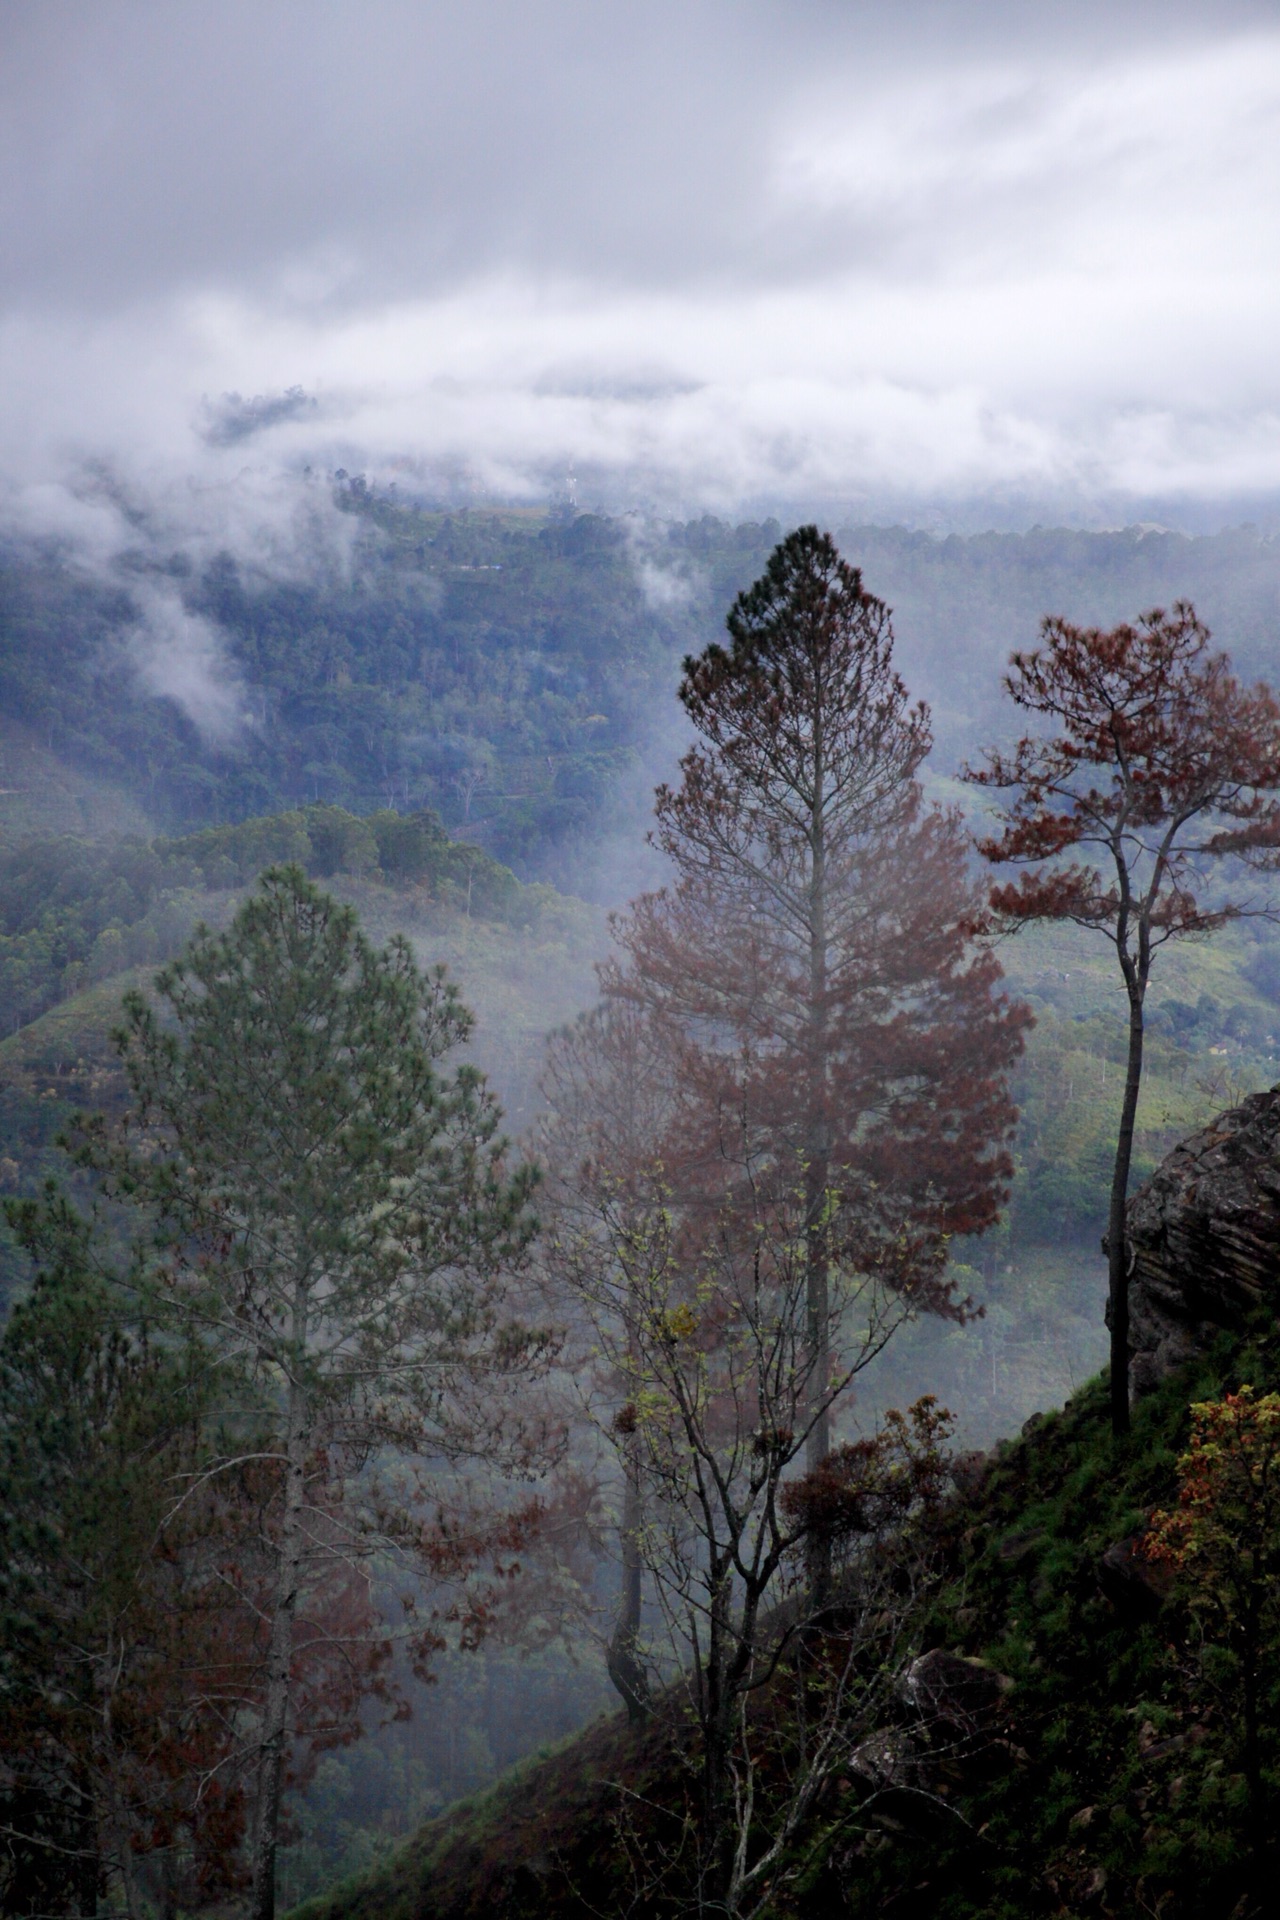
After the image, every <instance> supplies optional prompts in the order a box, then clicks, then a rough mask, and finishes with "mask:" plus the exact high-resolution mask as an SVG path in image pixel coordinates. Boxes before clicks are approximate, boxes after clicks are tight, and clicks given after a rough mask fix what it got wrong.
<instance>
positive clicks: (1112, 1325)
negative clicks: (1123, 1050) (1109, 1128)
mask: <svg viewBox="0 0 1280 1920" xmlns="http://www.w3.org/2000/svg"><path fill="white" fill-rule="evenodd" d="M1142 1000H1143V994H1142V990H1141V988H1140V987H1137V986H1131V987H1130V989H1129V1060H1128V1067H1127V1070H1126V1073H1125V1082H1124V1100H1123V1102H1122V1104H1121V1108H1120V1131H1119V1133H1118V1135H1117V1136H1116V1157H1115V1165H1114V1167H1113V1169H1112V1174H1111V1206H1110V1209H1109V1212H1108V1217H1107V1326H1108V1327H1109V1329H1110V1331H1111V1431H1112V1433H1113V1434H1115V1435H1116V1437H1117V1438H1119V1437H1120V1436H1121V1435H1123V1434H1126V1433H1128V1431H1129V1243H1128V1239H1127V1237H1126V1232H1125V1203H1126V1201H1127V1200H1128V1197H1129V1165H1130V1162H1131V1161H1132V1159H1133V1128H1134V1121H1135V1119H1136V1117H1137V1112H1138V1094H1139V1092H1140V1090H1141V1087H1142V1038H1143V1022H1142Z"/></svg>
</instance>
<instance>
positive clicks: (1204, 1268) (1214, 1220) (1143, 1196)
mask: <svg viewBox="0 0 1280 1920" xmlns="http://www.w3.org/2000/svg"><path fill="white" fill-rule="evenodd" d="M1127 1224H1128V1237H1129V1250H1130V1260H1131V1262H1132V1267H1131V1278H1130V1283H1129V1312H1130V1352H1131V1355H1132V1372H1131V1379H1132V1383H1133V1390H1134V1392H1135V1393H1146V1392H1150V1390H1151V1389H1152V1388H1153V1387H1154V1386H1156V1385H1157V1384H1158V1383H1159V1382H1160V1381H1161V1380H1162V1379H1164V1377H1165V1375H1166V1374H1168V1373H1170V1372H1172V1371H1173V1369H1174V1368H1175V1367H1177V1366H1180V1365H1181V1364H1182V1363H1183V1361H1185V1360H1188V1359H1190V1358H1191V1357H1192V1356H1193V1355H1194V1354H1195V1353H1197V1352H1200V1351H1202V1350H1203V1349H1204V1348H1205V1347H1207V1346H1208V1345H1210V1344H1211V1343H1212V1341H1213V1339H1214V1338H1215V1336H1216V1335H1217V1334H1218V1333H1219V1332H1220V1331H1221V1330H1222V1329H1223V1328H1231V1329H1239V1328H1240V1327H1242V1326H1243V1325H1244V1323H1245V1321H1246V1319H1247V1318H1248V1317H1249V1316H1250V1315H1251V1314H1252V1313H1253V1312H1254V1311H1256V1309H1257V1308H1259V1307H1261V1306H1263V1305H1266V1304H1268V1303H1270V1302H1272V1301H1274V1302H1275V1303H1276V1305H1277V1307H1280V1087H1273V1088H1271V1090H1270V1091H1269V1092H1267V1093H1255V1094H1251V1095H1250V1097H1249V1098H1248V1099H1247V1100H1245V1101H1244V1102H1243V1103H1242V1104H1241V1105H1240V1106H1238V1107H1232V1108H1231V1109H1230V1110H1229V1111H1228V1112H1226V1113H1222V1114H1219V1115H1218V1117H1217V1119H1216V1120H1214V1121H1212V1122H1211V1123H1210V1125H1209V1126H1207V1127H1205V1128H1204V1129H1203V1130H1202V1131H1201V1132H1200V1133H1194V1134H1192V1135H1191V1136H1190V1138H1189V1139H1187V1140H1184V1141H1183V1142H1182V1143H1181V1145H1179V1146H1177V1147H1175V1148H1174V1149H1173V1152H1172V1153H1170V1154H1169V1155H1168V1156H1167V1158H1166V1159H1165V1160H1164V1161H1162V1163H1161V1164H1160V1166H1159V1167H1158V1168H1157V1169H1156V1171H1155V1173H1154V1174H1153V1175H1152V1176H1151V1178H1150V1180H1148V1181H1147V1182H1146V1184H1145V1185H1144V1186H1142V1187H1140V1188H1139V1189H1138V1191H1137V1193H1135V1194H1134V1195H1133V1197H1132V1198H1131V1200H1130V1201H1129V1207H1128V1214H1127Z"/></svg>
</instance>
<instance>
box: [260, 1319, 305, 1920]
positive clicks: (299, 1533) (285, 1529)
mask: <svg viewBox="0 0 1280 1920" xmlns="http://www.w3.org/2000/svg"><path fill="white" fill-rule="evenodd" d="M300 1347H301V1342H299V1348H300ZM308 1415H309V1409H308V1406H307V1400H306V1394H305V1392H304V1390H303V1388H302V1387H301V1386H300V1385H299V1384H298V1382H297V1381H296V1380H291V1381H290V1383H289V1411H288V1427H287V1432H286V1440H285V1484H284V1513H283V1516H282V1519H281V1523H280V1554H279V1561H278V1567H277V1578H276V1594H275V1605H274V1607H273V1609H272V1615H271V1642H270V1648H269V1651H268V1655H267V1693H266V1700H265V1702H264V1704H263V1712H262V1754H261V1758H260V1760H259V1763H258V1804H257V1817H256V1821H255V1825H254V1842H253V1906H252V1916H253V1920H275V1910H276V1849H277V1845H278V1840H279V1832H280V1800H281V1794H282V1790H283V1787H284V1770H285V1761H286V1759H287V1735H288V1726H289V1696H290V1677H291V1675H290V1669H291V1667H292V1664H293V1622H294V1617H295V1615H296V1613H297V1609H298V1585H299V1580H300V1577H301V1570H302V1556H303V1526H302V1508H303V1501H304V1496H305V1492H306V1468H307V1454H308V1450H309V1445H310V1429H309V1418H308Z"/></svg>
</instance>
